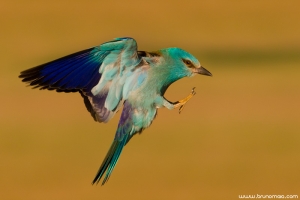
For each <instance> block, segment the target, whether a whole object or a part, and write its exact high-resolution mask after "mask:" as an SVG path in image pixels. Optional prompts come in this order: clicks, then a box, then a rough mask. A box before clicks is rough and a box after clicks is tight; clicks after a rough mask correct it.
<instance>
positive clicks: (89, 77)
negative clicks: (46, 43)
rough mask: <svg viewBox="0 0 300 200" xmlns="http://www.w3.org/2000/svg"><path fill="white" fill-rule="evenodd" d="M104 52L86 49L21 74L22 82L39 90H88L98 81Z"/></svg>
mask: <svg viewBox="0 0 300 200" xmlns="http://www.w3.org/2000/svg"><path fill="white" fill-rule="evenodd" d="M107 54H109V52H106V51H95V48H90V49H86V50H83V51H80V52H77V53H74V54H71V55H68V56H65V57H62V58H59V59H57V60H54V61H51V62H48V63H45V64H42V65H39V66H37V67H34V68H31V69H28V70H25V71H23V72H21V75H20V76H19V77H20V78H23V80H22V81H23V82H29V83H30V85H31V86H35V88H40V89H50V90H51V89H56V90H58V91H68V90H74V89H82V90H84V91H87V92H89V90H90V89H91V88H92V87H93V86H95V85H96V84H97V82H98V81H99V80H100V76H101V75H100V74H99V68H100V65H101V63H102V62H103V59H104V58H105V56H106V55H107Z"/></svg>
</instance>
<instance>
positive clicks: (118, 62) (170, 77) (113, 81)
mask: <svg viewBox="0 0 300 200" xmlns="http://www.w3.org/2000/svg"><path fill="white" fill-rule="evenodd" d="M195 74H202V75H207V76H212V74H211V73H210V72H209V71H208V70H206V69H205V68H204V67H202V66H201V64H200V62H199V61H198V60H197V59H196V58H195V57H194V56H193V55H191V54H190V53H188V52H186V51H184V50H182V49H180V48H176V47H173V48H166V49H161V50H158V51H152V52H147V51H138V50H137V43H136V41H135V40H134V39H133V38H129V37H125V38H116V39H115V40H113V41H110V42H106V43H103V44H101V45H99V46H96V47H92V48H89V49H86V50H83V51H79V52H77V53H73V54H71V55H68V56H65V57H62V58H59V59H57V60H54V61H51V62H48V63H45V64H42V65H39V66H37V67H33V68H31V69H27V70H25V71H23V72H21V75H20V76H19V77H20V78H22V79H23V80H22V81H23V82H27V83H29V85H30V86H32V87H33V88H39V89H40V90H45V89H47V90H55V91H57V92H79V93H80V95H81V97H82V98H83V101H84V104H85V106H86V108H87V110H88V111H89V112H90V114H91V115H92V117H93V118H94V120H95V121H96V122H100V123H101V122H104V123H106V122H108V121H109V120H110V119H111V118H112V117H113V116H114V115H115V114H116V112H118V111H119V110H120V109H121V107H122V105H123V110H122V114H121V117H120V120H119V124H118V128H117V131H116V134H115V137H114V140H113V142H112V145H111V147H110V149H109V150H108V153H107V155H106V157H105V158H104V160H103V162H102V164H101V166H100V168H99V170H98V172H97V174H96V176H95V178H94V180H93V182H92V183H93V184H94V183H98V182H99V181H100V180H101V178H102V177H104V178H103V181H102V185H103V184H105V183H106V182H107V181H108V179H109V177H110V175H111V173H112V171H113V169H114V167H115V166H116V164H117V162H118V159H119V157H120V154H121V153H122V150H123V148H124V146H125V145H126V144H127V143H128V142H129V141H130V139H131V138H132V137H133V136H134V135H136V134H137V133H142V131H143V130H144V129H145V128H147V127H149V126H150V125H151V123H152V121H153V120H154V118H155V116H156V114H157V109H158V108H162V107H166V108H168V109H170V110H172V109H174V108H179V112H180V111H181V110H182V108H183V106H184V105H185V104H186V103H187V102H188V101H189V100H190V99H191V98H192V97H193V96H194V95H195V94H196V93H195V91H194V89H193V90H192V92H191V93H190V94H189V95H188V96H187V97H186V98H184V99H182V100H179V101H176V102H171V101H168V100H167V99H166V98H165V97H164V94H165V92H166V90H167V88H168V87H169V86H170V85H171V84H172V83H173V82H175V81H177V80H179V79H181V78H184V77H191V76H193V75H195Z"/></svg>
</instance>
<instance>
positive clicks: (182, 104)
mask: <svg viewBox="0 0 300 200" xmlns="http://www.w3.org/2000/svg"><path fill="white" fill-rule="evenodd" d="M195 94H196V92H195V87H193V89H192V92H191V93H190V94H189V95H188V96H187V97H185V98H184V99H182V100H179V101H177V102H176V103H175V104H174V108H177V107H179V114H180V113H181V112H182V110H183V108H184V106H185V104H186V103H187V102H188V101H189V100H190V99H191V98H192V97H193V96H194V95H195Z"/></svg>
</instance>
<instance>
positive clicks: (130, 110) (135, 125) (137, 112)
mask: <svg viewBox="0 0 300 200" xmlns="http://www.w3.org/2000/svg"><path fill="white" fill-rule="evenodd" d="M156 111H157V108H155V107H154V106H150V107H143V108H141V107H140V108H137V107H134V106H132V104H131V103H130V102H129V101H125V103H124V108H123V111H122V115H121V118H120V121H119V125H118V129H117V133H116V135H115V138H114V141H113V143H112V145H111V147H110V149H109V151H108V152H107V154H106V157H105V158H104V160H103V162H102V164H101V166H100V168H99V170H98V172H97V174H96V176H95V178H94V180H93V182H92V184H94V183H98V182H99V181H100V179H101V178H102V176H103V175H104V173H105V177H104V179H103V182H102V185H104V184H105V183H106V182H107V181H108V179H109V177H110V175H111V173H112V171H113V169H114V167H115V166H116V164H117V162H118V159H119V157H120V154H121V153H122V150H123V147H124V146H125V145H126V144H127V143H128V141H129V140H130V139H131V137H132V136H133V135H134V134H136V133H141V132H142V131H143V130H144V129H145V128H147V127H148V126H150V124H151V123H152V121H153V119H154V118H155V116H156Z"/></svg>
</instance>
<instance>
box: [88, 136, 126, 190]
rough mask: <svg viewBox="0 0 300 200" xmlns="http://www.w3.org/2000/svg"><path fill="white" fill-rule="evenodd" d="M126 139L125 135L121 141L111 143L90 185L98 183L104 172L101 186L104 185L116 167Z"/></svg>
mask: <svg viewBox="0 0 300 200" xmlns="http://www.w3.org/2000/svg"><path fill="white" fill-rule="evenodd" d="M127 138H128V135H127V134H126V135H125V137H123V138H122V139H121V140H117V139H115V140H114V141H113V143H112V145H111V146H110V149H109V151H108V152H107V154H106V156H105V158H104V160H103V162H102V164H101V166H100V168H99V170H98V172H97V174H96V176H95V178H94V180H93V182H92V184H95V183H99V181H100V179H101V178H102V176H103V175H104V173H105V171H106V174H105V177H104V179H103V182H102V185H104V184H105V183H106V182H107V181H108V179H109V177H110V175H111V173H112V171H113V169H114V167H115V166H116V164H117V162H118V159H119V157H120V154H121V152H122V150H123V147H124V146H125V144H126V141H127Z"/></svg>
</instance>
